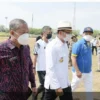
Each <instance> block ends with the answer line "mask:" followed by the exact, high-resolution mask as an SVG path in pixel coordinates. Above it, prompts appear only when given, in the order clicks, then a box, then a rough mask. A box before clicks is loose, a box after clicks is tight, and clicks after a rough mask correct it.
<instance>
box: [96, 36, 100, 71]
mask: <svg viewBox="0 0 100 100" xmlns="http://www.w3.org/2000/svg"><path fill="white" fill-rule="evenodd" d="M96 46H97V56H98V70H97V71H98V72H100V37H99V40H98V42H97V44H96Z"/></svg>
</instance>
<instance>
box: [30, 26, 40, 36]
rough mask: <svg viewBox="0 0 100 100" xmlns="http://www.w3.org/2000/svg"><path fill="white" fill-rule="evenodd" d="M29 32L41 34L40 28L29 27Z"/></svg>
mask: <svg viewBox="0 0 100 100" xmlns="http://www.w3.org/2000/svg"><path fill="white" fill-rule="evenodd" d="M29 33H30V34H34V35H40V34H41V29H36V28H30V29H29Z"/></svg>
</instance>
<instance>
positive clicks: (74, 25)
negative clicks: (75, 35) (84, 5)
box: [73, 2, 76, 30]
mask: <svg viewBox="0 0 100 100" xmlns="http://www.w3.org/2000/svg"><path fill="white" fill-rule="evenodd" d="M73 30H76V2H74V15H73Z"/></svg>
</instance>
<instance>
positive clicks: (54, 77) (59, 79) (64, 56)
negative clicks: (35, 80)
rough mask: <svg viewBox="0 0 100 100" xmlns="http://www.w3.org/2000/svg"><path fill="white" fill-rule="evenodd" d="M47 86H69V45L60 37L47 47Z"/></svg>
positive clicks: (52, 87) (54, 87)
mask: <svg viewBox="0 0 100 100" xmlns="http://www.w3.org/2000/svg"><path fill="white" fill-rule="evenodd" d="M45 55H46V76H45V88H46V89H49V88H50V89H58V88H62V89H63V88H67V87H68V86H69V85H70V83H69V79H68V58H69V57H68V47H67V44H66V43H63V42H62V41H61V40H60V39H59V38H58V37H56V39H54V40H52V42H50V43H49V44H48V45H47V47H46V53H45Z"/></svg>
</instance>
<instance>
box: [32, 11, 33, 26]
mask: <svg viewBox="0 0 100 100" xmlns="http://www.w3.org/2000/svg"><path fill="white" fill-rule="evenodd" d="M32 28H33V13H32Z"/></svg>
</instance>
